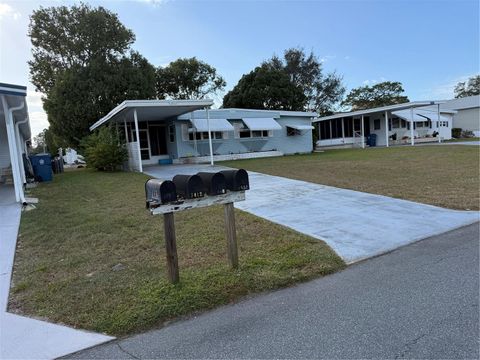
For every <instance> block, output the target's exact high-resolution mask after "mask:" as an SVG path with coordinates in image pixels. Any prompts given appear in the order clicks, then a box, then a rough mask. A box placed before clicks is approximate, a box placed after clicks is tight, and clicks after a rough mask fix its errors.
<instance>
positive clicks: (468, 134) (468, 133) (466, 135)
mask: <svg viewBox="0 0 480 360" xmlns="http://www.w3.org/2000/svg"><path fill="white" fill-rule="evenodd" d="M462 137H464V138H473V137H475V134H474V133H473V131H471V130H465V131H463V132H462Z"/></svg>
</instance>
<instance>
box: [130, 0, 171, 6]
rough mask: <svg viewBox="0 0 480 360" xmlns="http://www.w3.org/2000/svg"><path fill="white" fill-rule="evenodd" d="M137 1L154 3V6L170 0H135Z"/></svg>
mask: <svg viewBox="0 0 480 360" xmlns="http://www.w3.org/2000/svg"><path fill="white" fill-rule="evenodd" d="M134 1H136V2H140V3H144V4H148V5H152V6H160V5H162V4H165V3H166V2H168V1H169V0H134Z"/></svg>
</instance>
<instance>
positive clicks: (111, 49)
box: [29, 4, 156, 151]
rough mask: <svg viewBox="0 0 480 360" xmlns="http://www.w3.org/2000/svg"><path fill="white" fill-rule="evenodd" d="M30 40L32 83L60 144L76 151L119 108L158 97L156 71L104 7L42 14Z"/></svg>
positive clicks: (33, 22)
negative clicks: (132, 47) (95, 126)
mask: <svg viewBox="0 0 480 360" xmlns="http://www.w3.org/2000/svg"><path fill="white" fill-rule="evenodd" d="M29 35H30V37H31V41H32V45H33V60H32V61H30V62H29V65H30V73H31V76H32V82H33V84H34V85H35V87H36V89H37V90H39V91H42V92H43V93H44V94H45V97H44V98H43V105H44V109H45V111H46V113H47V116H48V121H49V123H50V125H51V127H50V131H51V134H50V135H51V137H52V138H55V139H56V143H61V144H62V145H63V146H67V145H68V146H72V147H76V146H78V145H79V142H80V139H81V138H82V137H84V136H85V135H88V134H89V129H88V128H89V126H90V125H92V124H93V123H94V122H95V121H96V120H98V119H99V118H101V117H102V116H104V115H105V114H107V113H108V112H109V111H110V110H111V109H112V108H113V107H115V106H116V105H118V103H120V102H122V101H123V100H125V99H151V98H155V96H156V89H155V81H156V77H155V68H154V67H153V66H152V65H151V64H150V63H149V62H148V61H147V60H146V59H145V58H144V57H143V56H141V55H140V54H138V53H136V52H133V51H130V45H131V44H132V42H133V41H134V39H135V36H134V35H133V33H132V32H131V30H129V29H127V28H125V27H124V26H123V24H122V23H121V22H120V21H119V20H118V18H117V15H116V14H113V13H111V12H110V11H108V10H105V9H104V8H102V7H98V8H91V7H90V6H88V5H85V4H81V5H78V6H77V5H74V6H72V7H66V6H60V7H50V8H41V9H40V10H37V11H34V13H33V15H32V17H31V21H30V28H29ZM50 151H53V150H52V149H50Z"/></svg>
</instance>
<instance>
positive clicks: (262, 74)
mask: <svg viewBox="0 0 480 360" xmlns="http://www.w3.org/2000/svg"><path fill="white" fill-rule="evenodd" d="M304 104H305V95H304V94H303V92H302V89H301V88H300V87H298V86H296V85H295V84H293V83H292V82H291V81H290V78H289V76H288V75H287V74H286V72H285V71H283V70H282V69H277V68H275V67H273V66H271V65H270V64H266V63H264V64H262V65H261V66H258V67H256V68H255V69H254V70H253V71H251V72H250V73H248V74H246V75H243V76H242V78H241V79H240V81H239V82H238V84H237V85H236V86H235V87H234V88H233V89H232V90H231V91H229V92H228V93H227V94H226V95H225V97H224V98H223V107H238V108H250V109H262V110H263V109H265V110H268V109H278V110H302V109H303V106H304Z"/></svg>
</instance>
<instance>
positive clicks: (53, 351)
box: [0, 185, 114, 359]
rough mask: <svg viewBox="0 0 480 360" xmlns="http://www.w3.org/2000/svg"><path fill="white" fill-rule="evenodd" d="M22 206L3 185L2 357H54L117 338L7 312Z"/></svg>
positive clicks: (0, 260) (0, 224)
mask: <svg viewBox="0 0 480 360" xmlns="http://www.w3.org/2000/svg"><path fill="white" fill-rule="evenodd" d="M20 215H21V207H20V204H18V203H16V202H15V196H14V192H13V187H10V186H2V185H0V359H54V358H57V357H59V356H62V355H65V354H69V353H72V352H74V351H79V350H81V349H85V348H88V347H91V346H94V345H98V344H101V343H104V342H105V341H110V340H112V339H114V338H113V337H110V336H105V335H102V334H96V333H93V332H87V331H81V330H76V329H72V328H69V327H66V326H61V325H56V324H51V323H48V322H45V321H40V320H36V319H32V318H28V317H24V316H19V315H15V314H11V313H8V312H7V305H8V294H9V290H10V279H11V276H12V268H13V260H14V257H15V248H16V243H17V235H18V227H19V225H20Z"/></svg>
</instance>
